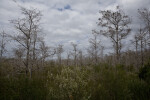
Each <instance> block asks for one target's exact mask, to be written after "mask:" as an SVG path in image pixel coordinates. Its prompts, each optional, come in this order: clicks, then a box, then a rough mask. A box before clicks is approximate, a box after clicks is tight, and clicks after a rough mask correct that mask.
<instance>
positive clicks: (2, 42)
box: [0, 31, 8, 61]
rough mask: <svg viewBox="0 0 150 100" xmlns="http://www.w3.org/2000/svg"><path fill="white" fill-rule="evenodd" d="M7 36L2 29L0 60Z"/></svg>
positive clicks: (4, 50) (0, 35)
mask: <svg viewBox="0 0 150 100" xmlns="http://www.w3.org/2000/svg"><path fill="white" fill-rule="evenodd" d="M7 41H8V40H7V36H6V33H5V32H4V31H2V32H1V33H0V61H1V60H2V58H3V55H4V53H5V52H6V51H7V50H6V43H7Z"/></svg>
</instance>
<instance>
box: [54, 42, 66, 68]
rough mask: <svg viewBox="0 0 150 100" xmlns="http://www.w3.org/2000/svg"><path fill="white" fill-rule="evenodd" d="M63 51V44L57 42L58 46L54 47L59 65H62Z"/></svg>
mask: <svg viewBox="0 0 150 100" xmlns="http://www.w3.org/2000/svg"><path fill="white" fill-rule="evenodd" d="M63 52H64V49H63V45H61V44H59V45H58V47H57V48H56V54H57V59H58V64H59V66H61V65H62V53H63Z"/></svg>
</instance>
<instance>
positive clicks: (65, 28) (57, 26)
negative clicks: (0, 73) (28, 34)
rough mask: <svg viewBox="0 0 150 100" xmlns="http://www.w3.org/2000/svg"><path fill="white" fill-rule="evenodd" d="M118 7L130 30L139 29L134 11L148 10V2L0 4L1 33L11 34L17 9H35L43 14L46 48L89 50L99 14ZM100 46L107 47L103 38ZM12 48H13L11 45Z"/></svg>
mask: <svg viewBox="0 0 150 100" xmlns="http://www.w3.org/2000/svg"><path fill="white" fill-rule="evenodd" d="M117 5H119V6H120V7H121V8H122V9H123V10H124V11H125V12H126V14H128V15H129V16H130V17H131V18H132V21H133V22H132V27H134V28H135V26H136V27H137V26H138V14H137V9H139V8H144V7H145V8H148V7H150V0H0V29H1V30H2V29H3V30H5V31H6V32H7V33H9V34H13V32H12V31H13V26H12V25H11V24H10V23H9V20H11V19H16V18H19V17H20V16H21V13H20V9H19V6H23V7H26V8H37V9H38V10H40V11H41V12H42V15H43V16H42V20H41V26H42V27H43V33H44V34H45V35H44V37H45V41H46V44H48V45H49V46H56V45H58V44H63V45H64V48H68V49H69V48H70V43H71V42H75V43H78V44H79V48H81V49H85V48H87V47H88V39H89V36H90V33H91V30H92V29H97V24H96V22H98V18H99V10H106V9H108V10H114V9H115V7H116V6H117ZM102 41H103V45H104V46H105V47H110V43H109V41H107V39H105V38H103V39H102ZM11 46H12V47H13V46H15V44H12V43H11Z"/></svg>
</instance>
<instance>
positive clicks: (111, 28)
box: [98, 6, 131, 62]
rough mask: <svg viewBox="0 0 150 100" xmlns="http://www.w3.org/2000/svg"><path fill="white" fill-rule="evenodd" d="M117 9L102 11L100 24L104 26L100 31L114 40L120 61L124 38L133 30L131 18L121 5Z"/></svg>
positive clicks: (117, 57)
mask: <svg viewBox="0 0 150 100" xmlns="http://www.w3.org/2000/svg"><path fill="white" fill-rule="evenodd" d="M116 10H117V11H111V10H107V11H100V14H101V15H102V17H101V18H99V22H98V25H99V26H102V27H104V28H103V29H102V30H101V31H100V32H101V33H102V34H103V35H104V36H106V37H108V38H110V39H111V40H112V43H113V47H114V49H115V52H116V59H117V62H118V61H119V59H120V51H121V48H122V40H123V39H125V38H127V36H128V35H129V33H130V31H131V29H130V28H129V27H128V25H129V24H130V23H131V20H130V18H129V17H128V16H127V15H125V14H124V12H123V11H122V10H120V8H119V6H117V9H116Z"/></svg>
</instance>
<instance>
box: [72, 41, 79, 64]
mask: <svg viewBox="0 0 150 100" xmlns="http://www.w3.org/2000/svg"><path fill="white" fill-rule="evenodd" d="M71 45H72V47H73V52H72V55H73V57H74V65H75V66H77V55H78V54H77V51H78V49H77V44H75V43H71Z"/></svg>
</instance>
